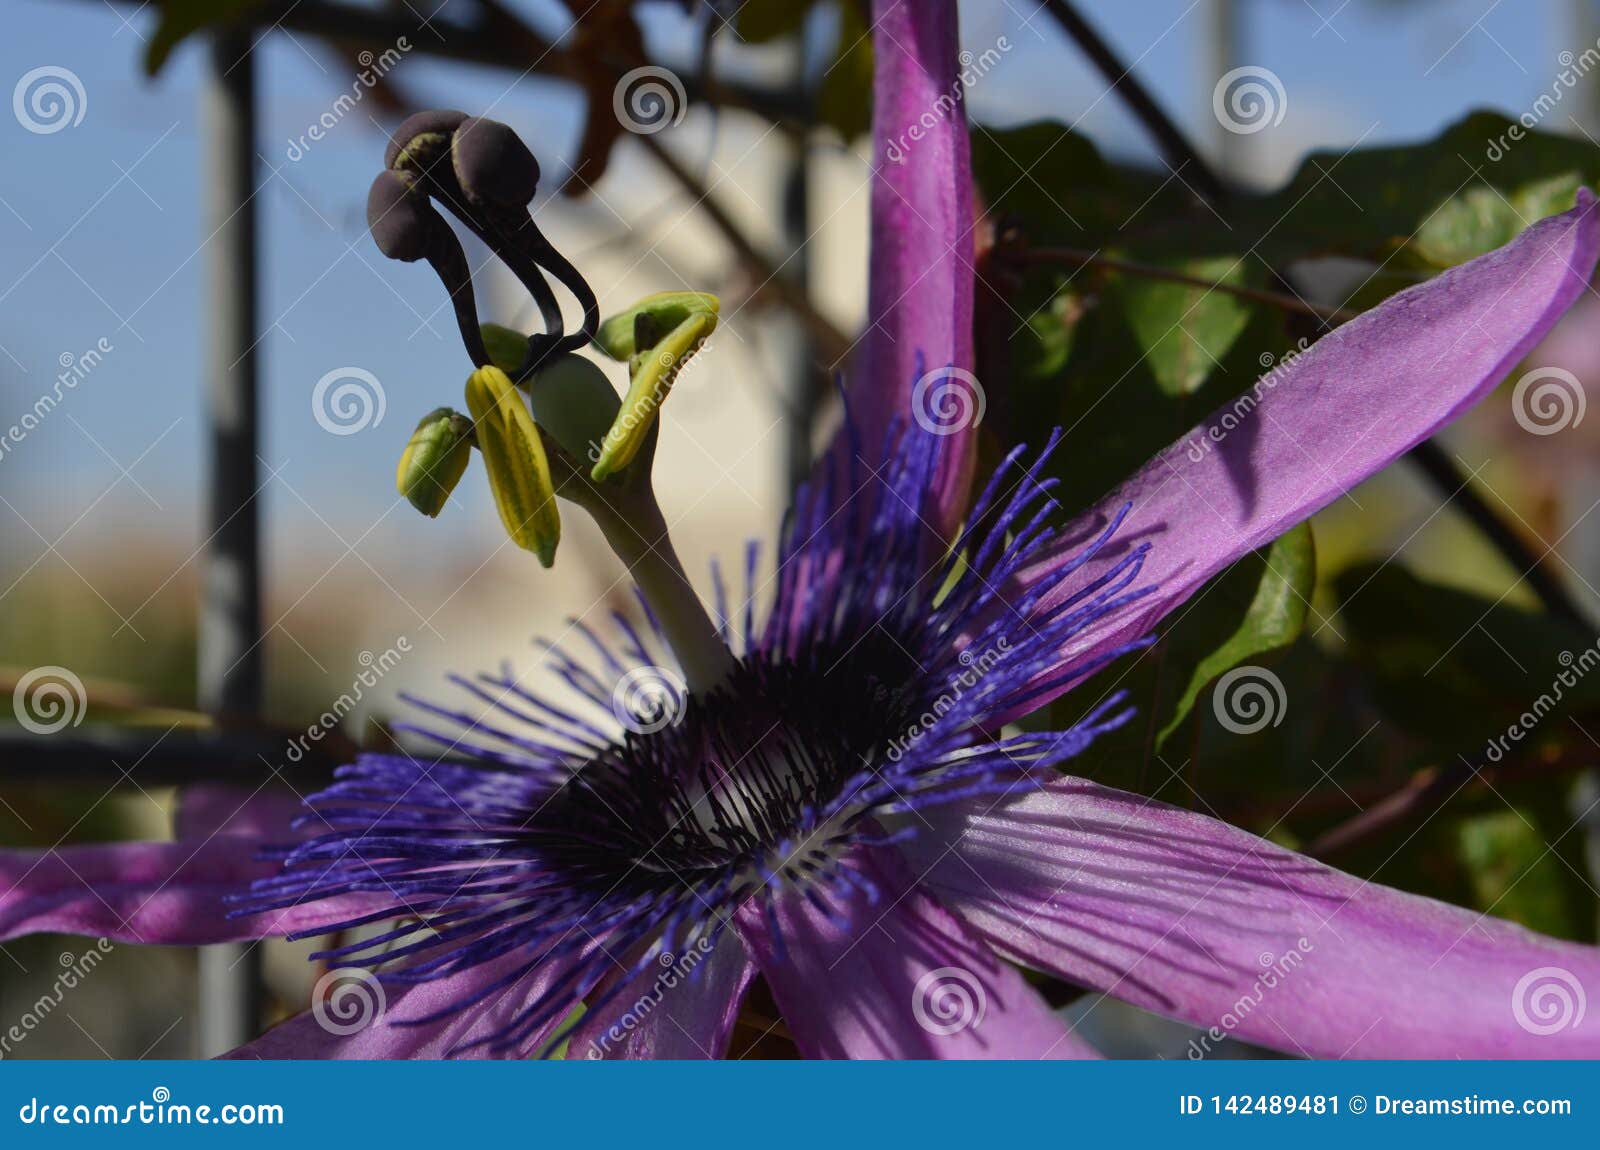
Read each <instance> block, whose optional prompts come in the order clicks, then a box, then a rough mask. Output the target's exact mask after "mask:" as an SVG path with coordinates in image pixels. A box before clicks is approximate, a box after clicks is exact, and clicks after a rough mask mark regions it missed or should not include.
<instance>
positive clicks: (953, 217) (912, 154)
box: [833, 0, 981, 539]
mask: <svg viewBox="0 0 1600 1150" xmlns="http://www.w3.org/2000/svg"><path fill="white" fill-rule="evenodd" d="M872 7H873V32H872V45H873V61H874V62H873V110H872V134H873V139H874V140H876V141H877V146H876V151H875V154H874V156H873V165H874V172H873V181H872V235H871V244H872V249H871V257H870V271H869V284H868V288H869V291H868V302H867V324H868V327H867V332H866V334H865V336H864V337H863V342H862V345H861V347H860V349H859V353H858V354H859V358H858V360H857V362H856V363H855V364H854V365H853V366H852V369H851V376H852V379H853V384H852V386H851V388H850V409H851V417H852V419H853V421H854V424H855V436H856V440H857V442H856V446H857V447H859V450H860V452H861V454H862V455H863V456H864V459H863V460H860V461H856V464H855V466H856V469H857V473H864V472H865V471H868V470H871V469H872V468H874V467H876V465H877V462H878V460H879V458H880V457H881V454H882V452H883V450H884V446H885V444H886V442H887V440H886V436H887V433H888V431H889V428H890V427H891V425H893V424H895V423H898V424H899V425H901V426H903V427H904V428H905V430H906V434H910V435H929V434H933V432H931V431H929V430H927V429H928V428H929V427H936V428H938V429H939V431H941V432H946V434H944V435H943V436H942V441H941V444H940V446H941V448H942V452H941V455H942V458H941V460H940V464H939V468H938V471H937V473H936V480H935V482H934V484H933V489H932V491H931V492H930V496H929V498H930V503H929V505H928V508H927V510H925V512H924V514H925V515H926V516H927V517H928V518H929V519H930V521H932V522H934V523H935V524H936V526H937V527H938V528H939V529H940V530H941V531H942V532H943V533H944V536H945V538H946V539H948V538H949V537H950V535H952V534H953V532H954V530H955V528H956V526H957V525H958V524H959V523H960V520H961V516H962V513H963V512H964V511H965V509H966V503H967V499H968V495H969V488H970V486H971V482H972V470H973V461H974V453H975V443H976V439H975V435H974V433H973V426H974V425H973V419H972V418H971V416H972V415H973V414H974V413H976V412H977V411H978V409H979V405H980V402H981V391H975V390H974V383H973V377H972V375H971V371H972V366H973V353H972V297H973V222H972V163H971V157H970V154H969V142H968V139H967V120H966V110H965V104H964V101H963V100H962V93H961V79H960V71H961V63H960V59H959V53H960V38H959V35H958V27H957V23H958V21H957V17H956V3H955V0H916V2H915V3H912V2H911V0H874V2H873V5H872ZM949 369H954V371H951V370H949ZM930 373H937V374H936V375H932V374H930ZM924 377H928V379H927V382H926V383H924V384H922V386H920V387H919V386H918V382H919V380H922V379H924ZM914 405H915V406H914ZM918 417H920V418H918ZM854 449H855V448H853V447H852V443H851V436H850V434H849V433H842V434H841V435H840V436H839V438H838V440H837V441H836V443H835V445H834V449H833V453H834V456H835V458H836V459H837V457H839V456H841V455H847V454H848V453H850V452H851V451H852V450H854ZM847 462H848V461H847ZM848 474H850V473H849V472H848V471H845V472H841V473H840V478H843V476H844V475H848ZM846 490H848V489H846Z"/></svg>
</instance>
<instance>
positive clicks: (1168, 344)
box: [1117, 256, 1252, 396]
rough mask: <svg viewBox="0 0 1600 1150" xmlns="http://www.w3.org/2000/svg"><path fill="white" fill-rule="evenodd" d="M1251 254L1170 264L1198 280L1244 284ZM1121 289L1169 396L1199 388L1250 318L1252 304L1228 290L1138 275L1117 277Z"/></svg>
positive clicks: (1131, 320) (1141, 344)
mask: <svg viewBox="0 0 1600 1150" xmlns="http://www.w3.org/2000/svg"><path fill="white" fill-rule="evenodd" d="M1248 258H1250V257H1243V258H1234V257H1232V256H1215V257H1212V258H1210V259H1199V260H1184V261H1179V262H1176V263H1171V264H1168V265H1166V267H1167V270H1170V271H1175V272H1181V273H1182V274H1184V275H1186V276H1189V277H1191V278H1194V279H1200V280H1206V281H1209V282H1212V283H1225V284H1230V285H1233V286H1235V287H1243V286H1244V285H1245V275H1246V271H1247V267H1246V263H1245V260H1246V259H1248ZM1117 290H1118V293H1119V294H1120V295H1121V297H1122V302H1123V309H1124V310H1125V312H1126V313H1127V316H1128V325H1129V326H1130V327H1131V328H1132V329H1133V334H1134V337H1135V338H1136V339H1137V340H1138V341H1139V347H1140V349H1141V350H1142V351H1143V353H1144V355H1145V356H1147V357H1148V359H1149V363H1150V370H1151V371H1152V372H1154V374H1155V377H1156V383H1157V384H1159V385H1160V387H1161V390H1162V391H1164V392H1166V393H1167V394H1168V395H1171V396H1183V395H1193V394H1194V393H1195V392H1197V391H1199V390H1200V388H1201V386H1202V385H1203V384H1204V383H1205V382H1206V380H1207V379H1208V378H1209V377H1210V375H1211V372H1212V370H1213V369H1214V368H1215V367H1217V366H1218V365H1219V364H1220V363H1221V362H1222V358H1223V357H1224V356H1225V355H1227V354H1228V350H1229V349H1230V348H1231V347H1232V346H1233V343H1234V341H1235V340H1236V339H1238V338H1239V336H1240V335H1241V334H1243V332H1244V329H1245V325H1246V324H1248V323H1249V322H1250V313H1251V306H1252V305H1250V304H1249V303H1247V302H1246V301H1244V300H1242V299H1240V298H1239V297H1238V296H1235V295H1231V294H1229V293H1227V292H1221V291H1214V290H1211V289H1209V288H1202V287H1193V286H1190V285H1187V284H1180V283H1169V282H1167V281H1165V280H1159V279H1148V278H1140V277H1139V276H1138V275H1119V276H1118V277H1117Z"/></svg>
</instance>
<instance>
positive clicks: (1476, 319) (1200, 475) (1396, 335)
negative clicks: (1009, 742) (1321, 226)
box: [1005, 189, 1600, 705]
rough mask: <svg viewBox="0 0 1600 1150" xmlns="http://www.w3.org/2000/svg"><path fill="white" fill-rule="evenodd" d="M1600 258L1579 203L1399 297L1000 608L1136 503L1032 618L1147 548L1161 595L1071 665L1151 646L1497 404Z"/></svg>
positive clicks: (1147, 578) (1053, 557)
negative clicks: (1324, 511)
mask: <svg viewBox="0 0 1600 1150" xmlns="http://www.w3.org/2000/svg"><path fill="white" fill-rule="evenodd" d="M1597 254H1600V213H1597V212H1596V210H1595V198H1594V196H1593V195H1592V194H1591V193H1590V192H1589V191H1588V190H1587V189H1582V190H1580V191H1579V193H1578V205H1577V207H1575V208H1573V209H1572V210H1571V211H1569V212H1567V213H1565V214H1564V215H1559V216H1552V217H1550V218H1549V219H1546V220H1543V221H1541V222H1539V223H1537V224H1534V225H1533V226H1532V227H1530V228H1528V229H1527V230H1526V231H1524V232H1523V233H1522V234H1521V235H1520V236H1518V237H1517V238H1516V239H1515V240H1513V241H1511V243H1509V244H1507V245H1506V246H1505V247H1503V248H1500V249H1499V250H1497V251H1493V252H1490V253H1489V254H1488V255H1485V256H1482V257H1480V258H1479V259H1476V260H1473V261H1472V262H1470V263H1467V264H1462V265H1461V266H1459V267H1456V268H1452V269H1451V270H1449V271H1446V272H1444V273H1443V274H1442V275H1439V276H1437V277H1435V278H1434V279H1432V280H1429V281H1428V282H1427V283H1424V284H1419V285H1418V286H1416V287H1413V288H1411V289H1409V290H1408V291H1404V292H1401V293H1400V294H1399V295H1397V296H1394V297H1393V298H1392V299H1390V300H1388V301H1386V302H1385V303H1383V304H1381V305H1380V306H1378V307H1377V308H1374V309H1373V310H1372V311H1370V312H1367V313H1366V314H1364V315H1362V316H1360V317H1358V318H1357V319H1354V320H1351V321H1350V322H1349V323H1347V324H1345V325H1344V326H1343V327H1340V328H1339V329H1338V330H1336V331H1334V332H1333V333H1331V334H1330V335H1328V336H1326V337H1324V338H1323V339H1322V340H1320V341H1319V342H1318V343H1316V344H1315V345H1313V346H1312V347H1311V348H1310V349H1309V350H1307V351H1306V352H1305V353H1303V354H1301V355H1299V356H1297V357H1295V358H1294V359H1293V360H1286V361H1285V362H1283V363H1280V364H1279V366H1278V367H1277V368H1275V369H1274V370H1273V371H1272V372H1270V373H1268V374H1267V375H1266V376H1264V377H1263V378H1262V380H1261V381H1260V382H1259V383H1258V384H1257V385H1256V387H1255V388H1254V389H1253V391H1251V392H1247V393H1245V396H1244V397H1242V399H1241V400H1240V401H1236V402H1235V403H1233V404H1229V405H1226V406H1224V407H1223V408H1220V409H1218V410H1217V411H1216V412H1213V413H1212V415H1211V417H1210V418H1209V419H1207V420H1206V421H1205V422H1204V423H1202V424H1200V425H1199V426H1198V427H1196V428H1195V429H1194V430H1193V431H1191V432H1190V433H1189V434H1188V435H1186V436H1184V437H1183V438H1182V439H1180V440H1179V441H1178V442H1176V443H1174V444H1173V445H1172V446H1171V447H1169V448H1167V449H1166V450H1165V451H1163V452H1162V453H1161V454H1160V455H1158V456H1156V458H1155V459H1153V460H1152V461H1151V462H1150V463H1148V464H1146V465H1145V467H1144V468H1143V470H1141V471H1140V472H1139V473H1138V474H1137V475H1135V476H1134V477H1133V478H1132V479H1131V480H1129V481H1128V482H1127V483H1125V484H1124V485H1123V486H1122V487H1120V488H1119V489H1118V490H1116V491H1115V492H1113V493H1112V494H1111V495H1109V496H1107V497H1106V498H1105V499H1103V500H1102V501H1101V502H1100V504H1099V506H1098V508H1097V509H1096V510H1095V511H1093V512H1091V513H1090V514H1089V515H1087V516H1085V517H1084V518H1083V519H1081V520H1079V521H1078V522H1077V523H1075V524H1073V525H1072V526H1071V527H1069V528H1068V529H1067V530H1066V531H1065V532H1063V536H1062V540H1061V542H1060V543H1059V544H1058V545H1056V546H1055V547H1054V548H1053V549H1052V550H1051V552H1050V553H1049V554H1048V555H1047V556H1046V557H1045V558H1044V559H1042V560H1041V561H1040V562H1039V563H1037V564H1035V565H1034V566H1032V567H1031V568H1029V569H1028V570H1027V571H1024V572H1023V573H1022V574H1021V575H1019V576H1018V578H1017V579H1015V580H1013V581H1012V582H1011V584H1010V585H1008V587H1007V588H1006V589H1005V590H1006V597H1007V598H1008V599H1010V600H1012V601H1015V600H1016V598H1017V597H1019V596H1021V595H1022V594H1024V593H1025V592H1026V591H1027V589H1028V588H1029V587H1031V586H1033V585H1035V584H1036V583H1038V582H1040V581H1041V580H1043V579H1044V578H1045V577H1046V576H1048V574H1049V573H1050V572H1051V571H1053V570H1057V569H1059V568H1060V566H1061V565H1062V564H1063V563H1064V562H1066V561H1068V560H1070V559H1071V557H1072V556H1073V555H1074V554H1076V553H1077V551H1078V550H1079V547H1080V544H1081V542H1082V541H1083V540H1084V539H1087V538H1091V537H1093V536H1094V535H1095V534H1097V533H1098V532H1099V530H1100V529H1101V527H1102V526H1103V525H1104V524H1105V523H1106V522H1107V521H1108V520H1109V518H1110V517H1111V516H1112V515H1114V514H1116V512H1117V511H1118V509H1120V508H1121V507H1123V506H1124V505H1125V504H1131V505H1132V510H1131V512H1130V513H1129V515H1128V518H1127V521H1126V522H1125V524H1124V525H1123V527H1122V528H1121V530H1120V531H1119V532H1118V534H1117V537H1116V539H1114V540H1113V541H1112V545H1111V546H1108V547H1106V548H1105V549H1104V550H1103V551H1102V552H1101V553H1100V555H1099V556H1097V557H1096V559H1095V560H1094V561H1093V562H1091V563H1088V564H1085V565H1084V566H1083V568H1082V569H1081V570H1080V571H1078V572H1077V573H1076V574H1075V575H1074V576H1073V577H1072V578H1071V579H1069V580H1067V581H1066V582H1065V583H1064V584H1063V585H1062V586H1060V587H1057V588H1055V589H1053V590H1052V591H1051V592H1050V593H1049V594H1048V595H1046V596H1045V597H1044V599H1043V601H1042V602H1041V603H1040V604H1039V605H1038V607H1037V608H1036V610H1037V611H1039V612H1045V611H1048V610H1049V609H1050V608H1051V607H1052V606H1053V605H1054V604H1056V603H1058V602H1061V601H1064V600H1065V599H1066V598H1067V597H1069V596H1070V595H1072V594H1074V593H1075V592H1076V590H1077V589H1079V588H1080V587H1081V586H1083V585H1084V584H1085V583H1087V582H1088V581H1090V580H1092V579H1095V578H1097V577H1099V576H1100V575H1102V574H1104V572H1105V571H1106V570H1107V569H1108V567H1109V566H1110V565H1111V564H1113V563H1115V562H1116V561H1117V560H1118V559H1119V558H1121V557H1122V556H1123V555H1125V554H1126V553H1127V550H1128V549H1129V548H1130V547H1133V546H1135V545H1137V544H1139V543H1141V542H1146V541H1148V542H1150V543H1151V544H1153V547H1152V549H1151V551H1150V554H1149V555H1148V556H1147V558H1146V560H1145V564H1144V570H1143V573H1142V576H1141V578H1140V584H1141V585H1142V586H1149V587H1153V588H1155V590H1154V591H1153V593H1152V594H1149V595H1147V596H1146V597H1145V598H1143V599H1141V600H1140V601H1139V602H1137V603H1136V604H1134V605H1133V607H1131V608H1130V609H1128V610H1126V611H1123V612H1120V613H1118V614H1117V615H1115V616H1112V617H1110V618H1109V619H1108V621H1107V622H1106V623H1105V624H1104V625H1102V626H1100V627H1097V628H1092V629H1091V630H1090V631H1088V632H1087V633H1085V634H1083V635H1081V636H1079V637H1078V638H1076V639H1074V641H1073V643H1072V644H1071V646H1069V647H1068V648H1067V649H1066V650H1065V651H1064V652H1063V658H1064V659H1070V660H1077V659H1083V658H1086V657H1088V656H1090V655H1092V654H1093V653H1094V652H1097V651H1105V650H1109V649H1111V648H1113V647H1115V646H1117V645H1119V644H1122V643H1126V642H1128V641H1129V640H1132V639H1135V638H1137V637H1139V636H1140V635H1143V634H1145V633H1147V632H1148V631H1149V630H1150V628H1151V627H1152V626H1154V625H1155V623H1156V622H1157V621H1158V620H1160V619H1161V618H1162V617H1163V616H1165V615H1166V614H1168V613H1169V612H1170V611H1172V610H1173V609H1174V608H1175V607H1177V606H1178V605H1179V604H1181V603H1183V602H1184V601H1185V600H1186V599H1188V598H1189V596H1190V595H1191V594H1193V593H1194V591H1195V590H1196V589H1197V588H1198V587H1199V586H1200V585H1201V584H1202V583H1204V582H1205V581H1206V580H1207V579H1209V578H1211V577H1212V576H1213V575H1215V574H1216V573H1217V572H1219V571H1221V570H1222V569H1223V568H1225V567H1227V566H1228V564H1230V563H1232V562H1233V561H1234V560H1236V559H1238V558H1239V557H1240V556H1242V555H1245V554H1247V553H1248V552H1250V551H1253V550H1255V549H1256V548H1258V547H1261V546H1264V545H1265V544H1267V543H1269V542H1270V541H1272V540H1273V539H1275V538H1277V537H1278V536H1279V535H1281V534H1282V533H1283V532H1285V531H1287V530H1288V529H1289V528H1290V527H1293V526H1294V525H1295V524H1296V523H1299V522H1300V521H1301V520H1303V519H1305V518H1307V517H1308V516H1310V515H1311V514H1312V513H1313V512H1316V511H1318V510H1320V509H1321V508H1323V507H1325V506H1327V505H1328V504H1329V503H1331V502H1332V501H1333V500H1335V499H1337V498H1338V497H1339V495H1340V494H1342V493H1343V492H1345V491H1347V490H1349V489H1350V488H1351V487H1354V486H1355V485H1356V484H1358V483H1360V482H1361V481H1362V480H1364V479H1366V478H1367V477H1368V476H1371V475H1373V474H1374V473H1376V472H1377V471H1380V470H1382V469H1383V468H1384V467H1386V466H1388V464H1390V463H1391V462H1393V461H1394V460H1395V459H1396V458H1397V457H1398V456H1400V455H1401V454H1403V453H1404V452H1406V451H1408V450H1409V449H1410V448H1412V447H1414V446H1415V445H1416V444H1418V443H1419V442H1421V441H1422V440H1424V439H1426V438H1427V437H1428V436H1429V435H1432V434H1433V433H1434V432H1435V431H1436V430H1438V429H1439V428H1440V427H1442V426H1443V425H1444V424H1447V423H1449V422H1450V421H1451V420H1453V419H1454V418H1456V416H1458V415H1459V414H1461V412H1462V411H1464V410H1465V409H1466V408H1467V407H1469V406H1471V405H1472V404H1474V403H1476V402H1477V401H1478V400H1480V399H1482V398H1483V397H1484V396H1485V395H1486V394H1488V392H1489V391H1490V390H1491V389H1493V388H1494V387H1495V385H1496V384H1498V383H1499V382H1500V380H1501V379H1503V378H1504V377H1505V375H1506V374H1507V373H1508V372H1509V371H1510V370H1511V369H1512V368H1513V367H1514V366H1515V365H1516V364H1517V362H1518V361H1519V360H1520V359H1522V357H1523V356H1524V355H1526V354H1527V352H1528V351H1529V350H1530V349H1531V348H1532V347H1533V345H1534V344H1535V343H1537V342H1538V340H1539V339H1540V338H1541V337H1542V336H1543V335H1544V334H1545V333H1546V332H1548V331H1549V330H1550V328H1551V327H1552V326H1553V325H1554V324H1555V322H1556V321H1557V320H1558V319H1560V317H1561V315H1562V313H1563V312H1565V311H1566V310H1567V307H1568V305H1570V304H1571V303H1572V301H1573V300H1574V299H1576V298H1577V297H1578V296H1579V294H1580V293H1582V292H1583V291H1584V289H1585V287H1586V286H1587V284H1588V282H1589V278H1590V276H1591V275H1592V274H1593V272H1594V266H1595V259H1596V256H1597ZM1056 693H1059V691H1057V692H1056ZM1052 697H1053V696H1052ZM1046 701H1048V699H1047V698H1042V699H1039V700H1038V701H1037V703H1036V705H1042V704H1043V703H1044V702H1046Z"/></svg>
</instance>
